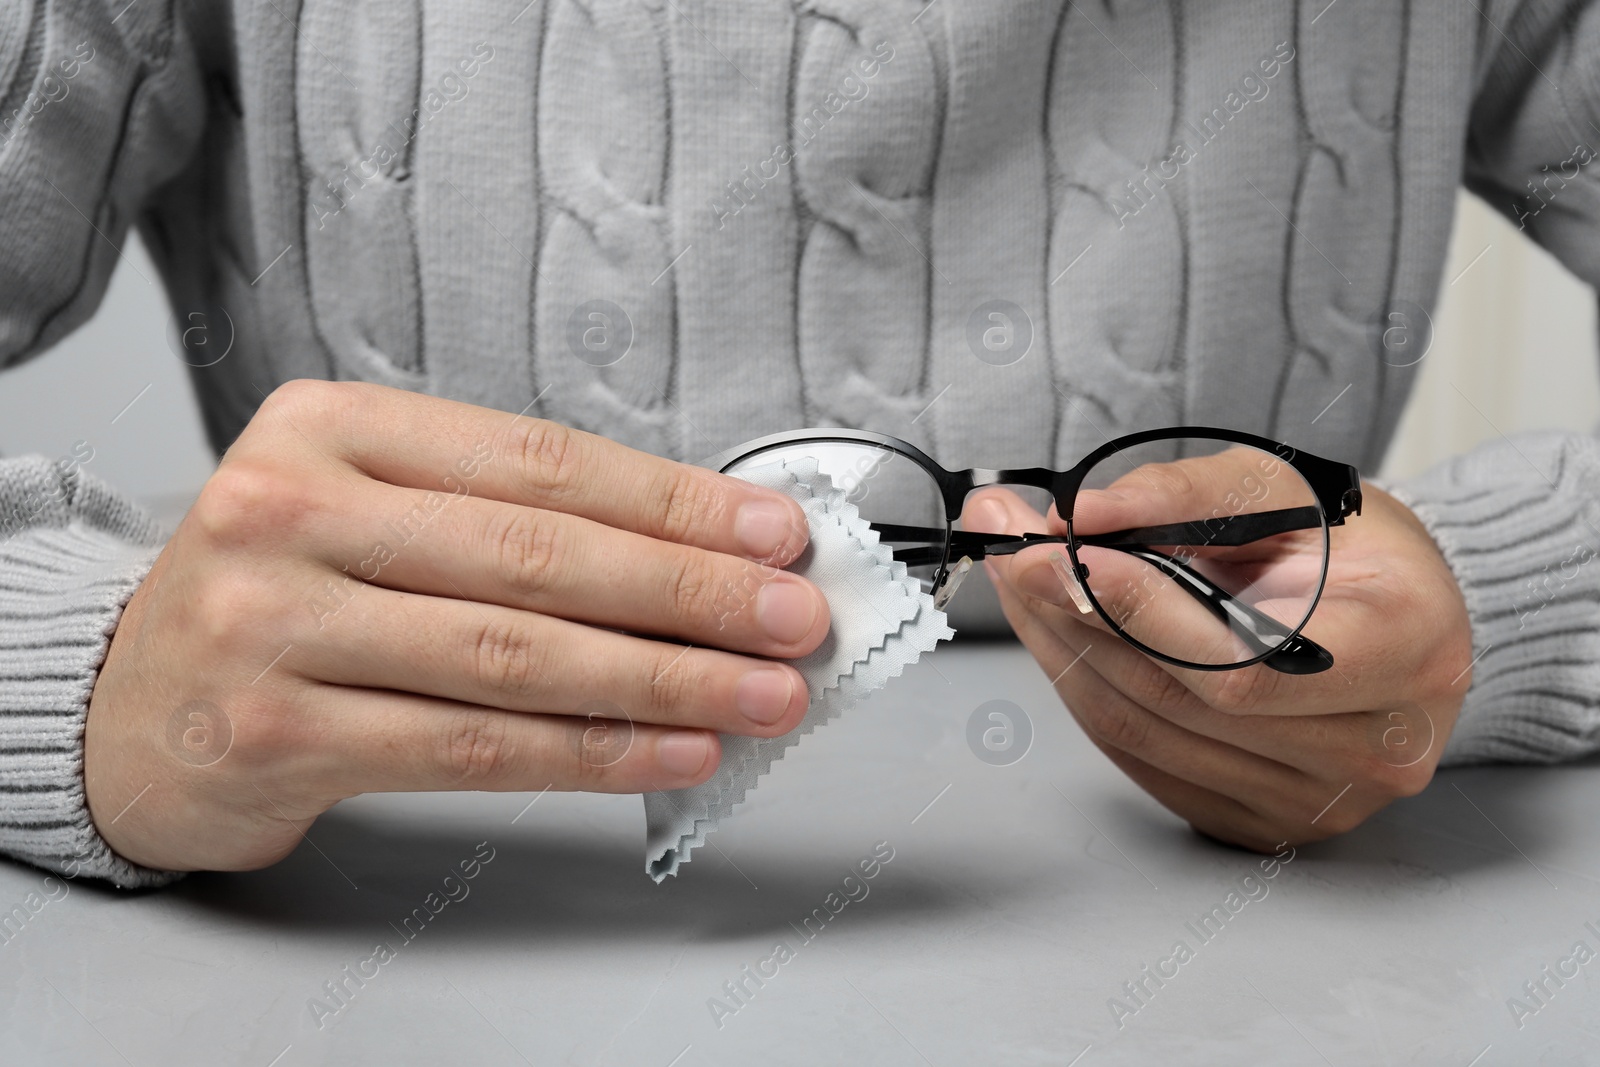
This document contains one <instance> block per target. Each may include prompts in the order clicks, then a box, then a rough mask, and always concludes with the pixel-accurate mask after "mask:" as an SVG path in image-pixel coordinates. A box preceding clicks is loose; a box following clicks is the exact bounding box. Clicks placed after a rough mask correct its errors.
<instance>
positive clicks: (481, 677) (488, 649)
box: [470, 619, 537, 700]
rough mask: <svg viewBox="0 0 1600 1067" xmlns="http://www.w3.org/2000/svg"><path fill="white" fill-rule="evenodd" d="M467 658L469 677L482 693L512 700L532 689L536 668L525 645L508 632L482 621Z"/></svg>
mask: <svg viewBox="0 0 1600 1067" xmlns="http://www.w3.org/2000/svg"><path fill="white" fill-rule="evenodd" d="M470 655H471V657H472V671H473V677H474V679H475V680H476V682H477V684H478V686H479V688H480V690H481V691H482V692H484V693H487V694H490V695H492V696H495V697H509V698H511V699H513V700H515V699H518V698H521V697H523V696H525V695H526V694H527V693H528V691H529V690H530V689H531V688H532V686H533V680H534V678H535V677H536V672H537V668H536V666H535V665H534V663H533V660H532V658H531V656H530V654H529V652H528V643H527V642H526V641H524V640H522V639H521V637H520V636H519V635H518V634H517V633H516V632H515V631H514V630H513V629H512V628H510V627H508V626H504V625H502V624H500V623H498V622H495V621H494V620H492V619H491V620H486V621H485V622H484V623H483V624H482V625H481V626H480V628H479V629H478V632H477V634H476V636H475V638H474V640H473V642H472V649H471V652H470Z"/></svg>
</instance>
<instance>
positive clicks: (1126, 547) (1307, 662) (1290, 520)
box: [874, 507, 1333, 674]
mask: <svg viewBox="0 0 1600 1067" xmlns="http://www.w3.org/2000/svg"><path fill="white" fill-rule="evenodd" d="M1273 517H1276V519H1274V518H1273ZM1227 518H1228V519H1229V520H1232V521H1233V524H1234V530H1233V533H1232V534H1231V536H1229V539H1228V540H1226V541H1218V540H1215V539H1214V540H1212V542H1211V543H1213V544H1218V543H1221V544H1229V545H1234V544H1248V543H1249V542H1250V541H1254V540H1258V539H1260V538H1262V537H1271V536H1273V535H1275V534H1278V533H1285V532H1288V531H1291V530H1298V529H1305V528H1306V525H1307V520H1308V519H1309V520H1310V522H1309V524H1310V525H1311V526H1319V525H1321V523H1322V517H1321V514H1320V512H1318V510H1317V509H1316V508H1314V507H1306V508H1285V509H1282V510H1280V511H1278V512H1262V513H1258V514H1256V515H1235V516H1228V517H1227ZM1241 519H1244V520H1258V519H1266V520H1268V521H1264V522H1243V523H1240V522H1237V520H1241ZM1213 523H1215V520H1213ZM874 528H875V529H876V530H878V532H879V536H880V538H882V539H883V540H886V541H910V540H934V539H941V538H942V537H943V536H944V531H943V530H938V529H933V528H931V527H918V526H899V525H895V524H892V523H875V524H874ZM1204 528H1205V524H1204V523H1198V522H1185V523H1172V524H1169V525H1167V526H1146V527H1141V528H1139V529H1135V530H1120V531H1117V532H1116V533H1113V534H1100V535H1096V536H1095V537H1094V538H1092V539H1091V538H1088V537H1084V538H1079V542H1080V543H1082V544H1089V545H1094V546H1096V547H1101V548H1114V549H1116V550H1117V551H1121V552H1126V553H1128V554H1129V555H1131V556H1133V557H1135V558H1136V559H1141V560H1143V561H1145V562H1146V563H1149V564H1151V565H1152V566H1154V567H1156V568H1157V569H1159V570H1160V571H1162V572H1163V573H1164V574H1166V575H1167V577H1169V578H1171V579H1172V580H1173V581H1175V582H1176V583H1177V584H1178V585H1179V586H1180V587H1181V588H1183V589H1184V590H1185V591H1186V592H1188V593H1189V594H1190V595H1191V596H1193V597H1194V598H1195V599H1196V600H1199V601H1200V602H1201V603H1202V604H1204V605H1206V607H1207V608H1209V609H1210V610H1211V611H1212V613H1213V614H1215V615H1216V616H1217V618H1218V620H1219V621H1221V622H1223V623H1224V624H1226V625H1227V626H1228V628H1229V629H1230V630H1232V631H1233V632H1234V633H1235V634H1237V635H1238V636H1239V637H1240V638H1242V639H1243V640H1244V641H1245V643H1246V644H1247V645H1249V646H1250V647H1251V648H1253V649H1254V650H1255V651H1256V652H1257V653H1263V652H1265V653H1269V655H1268V656H1267V658H1266V659H1265V660H1263V661H1262V662H1263V663H1265V664H1266V665H1267V666H1268V667H1271V668H1272V669H1273V670H1276V671H1280V672H1282V673H1284V674H1316V673H1318V672H1321V671H1325V670H1327V669H1328V668H1330V667H1332V666H1333V655H1332V653H1330V652H1329V651H1328V650H1327V649H1325V648H1323V647H1322V646H1321V645H1319V644H1317V643H1316V642H1315V641H1312V640H1311V639H1310V638H1308V637H1305V636H1303V635H1299V634H1297V635H1295V636H1293V637H1288V636H1287V633H1288V631H1287V630H1286V629H1285V627H1284V626H1283V624H1282V623H1280V622H1278V621H1277V620H1276V619H1274V618H1272V617H1271V616H1268V615H1265V614H1263V613H1262V612H1260V611H1257V610H1256V609H1255V608H1253V607H1251V606H1250V605H1249V604H1246V603H1244V602H1243V601H1242V600H1239V599H1238V598H1237V597H1235V596H1233V595H1232V594H1230V593H1229V592H1227V591H1226V590H1224V589H1222V588H1221V587H1220V586H1218V585H1216V584H1215V583H1214V582H1212V581H1211V580H1210V579H1208V578H1206V577H1205V576H1204V575H1202V574H1200V573H1199V572H1198V571H1196V570H1194V569H1193V568H1191V567H1189V566H1187V565H1185V564H1183V563H1181V562H1179V561H1178V560H1176V559H1174V558H1173V557H1171V556H1168V555H1166V554H1165V553H1162V552H1157V551H1155V550H1154V549H1152V548H1147V547H1143V545H1144V544H1146V543H1153V544H1173V543H1175V542H1177V543H1183V538H1182V537H1176V536H1174V534H1179V533H1183V534H1186V535H1192V534H1193V533H1195V532H1197V531H1198V530H1203V529H1204ZM1215 528H1216V527H1215V525H1214V524H1213V526H1212V529H1213V530H1214V529H1215ZM1245 530H1253V531H1256V532H1255V536H1251V537H1243V536H1242V535H1243V533H1244V532H1245ZM1260 531H1267V532H1260ZM951 538H952V544H951V548H952V550H954V549H955V548H957V547H960V548H961V550H962V554H963V555H967V556H970V557H973V558H974V559H982V558H983V555H1012V554H1014V553H1016V552H1019V551H1021V550H1022V549H1024V548H1028V547H1030V546H1031V545H1035V544H1065V543H1066V542H1068V541H1069V540H1070V538H1069V537H1066V536H1064V535H1052V534H1024V535H1022V536H1021V537H1017V536H1014V535H1011V534H978V533H968V532H966V531H961V530H955V531H951ZM995 542H999V543H995ZM943 555H944V553H943V548H942V547H941V546H940V545H927V546H921V547H917V548H903V549H897V550H896V551H895V553H894V558H895V559H897V560H899V561H901V562H903V563H904V564H905V565H906V566H908V567H915V566H919V565H926V564H931V563H938V562H940V560H941V559H942V558H943ZM1269 637H1271V638H1275V639H1276V640H1268V638H1269Z"/></svg>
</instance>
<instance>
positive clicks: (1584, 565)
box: [1387, 0, 1600, 764]
mask: <svg viewBox="0 0 1600 1067" xmlns="http://www.w3.org/2000/svg"><path fill="white" fill-rule="evenodd" d="M1478 11H1479V14H1480V19H1481V22H1482V25H1481V27H1480V29H1481V33H1480V34H1479V40H1480V41H1481V42H1482V47H1483V48H1484V49H1485V51H1484V53H1483V54H1482V55H1481V56H1480V57H1478V58H1479V62H1478V67H1477V70H1478V80H1477V86H1476V93H1477V95H1476V100H1475V102H1474V104H1473V109H1472V114H1471V117H1470V121H1469V127H1468V138H1467V151H1466V159H1465V173H1464V175H1463V180H1464V183H1465V185H1466V186H1467V187H1468V188H1469V189H1470V190H1471V191H1472V192H1474V193H1476V194H1477V195H1478V196H1480V197H1482V198H1483V199H1484V201H1485V202H1486V203H1488V204H1489V205H1490V206H1491V207H1493V208H1495V209H1497V210H1499V211H1501V212H1503V213H1504V214H1505V215H1507V216H1508V217H1509V218H1510V219H1511V220H1512V222H1514V223H1516V224H1517V225H1518V226H1519V227H1520V228H1521V229H1522V230H1524V231H1525V232H1526V233H1527V234H1528V235H1529V236H1530V237H1532V238H1533V239H1534V240H1535V241H1537V242H1538V243H1539V244H1541V245H1543V246H1544V247H1545V248H1547V249H1548V250H1550V251H1551V252H1552V253H1553V254H1554V255H1556V256H1557V257H1558V258H1559V259H1560V260H1561V261H1562V262H1563V263H1564V264H1565V265H1566V266H1567V267H1568V268H1569V269H1570V270H1571V271H1573V273H1574V274H1576V275H1577V276H1578V277H1579V278H1581V279H1582V280H1584V281H1586V282H1588V283H1589V284H1590V285H1591V286H1594V285H1600V3H1595V2H1590V0H1527V2H1517V0H1504V2H1499V3H1490V2H1485V3H1483V4H1481V5H1479V7H1478ZM1387 488H1389V490H1390V491H1391V492H1393V493H1394V494H1395V496H1396V497H1398V498H1399V499H1400V500H1401V501H1402V502H1403V503H1405V504H1406V505H1407V506H1409V507H1410V508H1411V509H1412V510H1413V511H1414V512H1416V514H1417V516H1418V518H1420V519H1421V520H1422V522H1423V523H1424V524H1425V525H1426V526H1427V527H1428V529H1429V531H1430V532H1431V533H1432V535H1433V538H1434V540H1435V541H1436V542H1437V543H1438V545H1439V548H1440V551H1441V552H1442V554H1443V555H1444V558H1445V560H1446V561H1447V562H1448V563H1449V565H1450V567H1451V569H1452V570H1453V572H1454V573H1455V576H1456V579H1457V580H1458V582H1459V583H1460V586H1461V590H1462V593H1463V596H1464V597H1465V600H1466V604H1467V610H1468V614H1469V616H1470V618H1471V623H1472V639H1473V654H1474V656H1476V657H1477V658H1476V660H1475V662H1474V665H1473V673H1472V681H1471V684H1470V686H1469V687H1468V691H1467V694H1466V700H1465V704H1464V706H1463V708H1462V713H1461V718H1460V720H1459V722H1458V723H1457V726H1456V729H1455V731H1454V733H1453V735H1452V736H1451V738H1450V741H1449V743H1448V744H1447V746H1446V748H1445V751H1444V761H1445V762H1446V763H1458V764H1459V763H1474V762H1487V761H1494V760H1514V761H1529V762H1555V761H1558V760H1566V759H1573V758H1576V757H1579V756H1584V755H1588V754H1591V753H1594V752H1597V751H1600V558H1597V557H1600V439H1596V438H1595V437H1594V436H1591V435H1589V434H1574V433H1562V432H1542V433H1534V434H1527V435H1521V436H1516V437H1511V438H1501V439H1500V440H1497V441H1493V442H1490V443H1488V444H1486V445H1483V446H1481V447H1479V448H1477V449H1475V450H1473V451H1471V452H1469V453H1467V454H1465V455H1462V456H1458V457H1455V458H1454V459H1451V460H1449V461H1447V462H1445V463H1442V464H1440V465H1438V466H1437V467H1435V468H1434V469H1432V470H1430V471H1427V472H1425V473H1424V474H1423V475H1421V476H1420V477H1417V478H1414V479H1411V480H1409V481H1406V482H1404V483H1401V484H1398V485H1393V486H1387Z"/></svg>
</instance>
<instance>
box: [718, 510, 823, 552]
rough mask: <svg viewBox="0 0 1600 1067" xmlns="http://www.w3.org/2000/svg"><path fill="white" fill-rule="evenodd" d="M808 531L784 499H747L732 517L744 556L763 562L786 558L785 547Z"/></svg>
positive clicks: (735, 534) (734, 532) (734, 529)
mask: <svg viewBox="0 0 1600 1067" xmlns="http://www.w3.org/2000/svg"><path fill="white" fill-rule="evenodd" d="M806 532H807V531H806V527H805V526H804V525H803V524H800V525H797V524H796V522H795V518H794V512H793V511H792V510H791V509H790V508H789V506H788V505H786V504H784V503H783V502H782V501H781V500H751V501H747V502H746V503H744V504H741V505H740V506H739V514H738V515H737V516H736V517H735V518H734V520H733V535H734V536H735V537H736V538H738V540H739V546H740V547H741V548H743V549H744V552H745V555H747V556H749V557H750V558H752V559H758V560H763V561H765V560H771V559H781V558H784V556H783V549H785V548H786V547H788V545H789V544H790V542H791V541H793V540H794V539H795V538H796V536H797V535H803V534H805V533H806Z"/></svg>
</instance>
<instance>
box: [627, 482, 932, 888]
mask: <svg viewBox="0 0 1600 1067" xmlns="http://www.w3.org/2000/svg"><path fill="white" fill-rule="evenodd" d="M735 476H736V477H739V478H743V479H745V480H746V481H750V482H755V483H756V484H758V485H764V486H766V487H768V488H769V489H776V490H778V491H779V492H783V493H788V494H789V495H790V496H792V497H794V498H795V499H796V500H798V501H799V502H800V506H801V507H802V508H803V509H805V513H806V519H807V521H808V522H809V523H810V526H811V542H810V544H809V545H808V546H807V547H806V550H805V551H804V552H803V553H801V555H800V557H799V558H798V559H797V560H795V561H794V562H793V563H791V564H790V565H789V566H788V568H787V570H789V571H790V572H792V573H794V574H799V575H802V576H804V577H805V578H807V579H809V580H810V581H811V582H813V583H815V584H816V586H817V587H818V588H819V589H821V590H822V592H823V594H824V595H825V596H826V597H827V598H828V607H829V611H830V614H831V620H830V626H829V630H828V636H827V637H826V638H824V639H823V642H822V644H821V645H819V646H818V647H817V650H816V651H815V652H812V653H811V654H810V655H809V656H805V657H803V658H800V659H795V660H790V661H788V662H790V663H792V664H793V665H794V667H795V668H796V669H797V670H798V671H799V672H800V674H801V676H802V677H803V678H805V680H806V685H807V687H808V689H809V691H810V694H811V706H810V708H809V709H807V711H806V715H805V718H804V719H802V720H800V725H798V726H796V727H795V728H794V729H793V730H791V731H789V732H788V733H787V734H784V735H783V736H782V737H744V736H738V735H733V734H722V735H720V736H721V738H722V762H721V764H720V765H719V766H718V767H717V772H716V774H714V775H712V776H711V777H710V778H709V779H707V780H706V781H705V782H702V783H701V784H700V785H697V786H694V787H692V788H690V789H673V790H668V791H665V792H659V793H646V794H645V795H644V812H645V824H646V826H645V870H646V871H647V872H649V874H650V877H652V878H654V879H655V880H656V881H657V882H660V881H662V880H663V879H664V878H666V876H667V875H669V874H677V873H678V867H679V866H680V865H681V864H684V863H687V862H688V861H689V853H690V852H691V850H693V849H694V848H696V847H698V846H699V845H702V844H704V843H705V839H706V835H707V834H709V833H711V832H712V831H713V830H715V829H716V828H717V824H718V822H720V821H721V820H722V819H723V818H725V817H726V816H727V815H728V814H729V813H730V812H732V811H733V809H734V808H735V807H736V806H738V805H739V804H740V803H741V802H743V800H744V798H745V796H746V794H748V793H749V792H750V791H751V790H753V789H755V787H756V781H757V779H759V778H760V777H761V776H762V775H764V774H766V773H767V771H768V769H769V768H771V766H772V764H773V763H774V762H776V761H777V760H780V759H782V758H783V754H784V752H786V751H787V750H788V749H789V748H790V746H792V745H795V744H798V743H799V741H800V738H802V737H804V736H805V735H806V734H809V733H811V732H812V731H813V730H815V729H816V728H817V727H819V726H822V725H823V724H824V723H826V722H827V721H828V720H830V719H832V718H834V717H836V716H837V715H839V713H840V712H842V711H844V710H845V709H846V708H849V707H851V706H852V705H854V704H855V703H856V702H857V701H858V700H860V699H861V698H862V697H863V696H865V695H866V694H868V693H870V692H872V691H873V690H874V689H878V688H880V687H882V686H883V685H885V684H887V683H888V681H889V679H890V678H893V677H897V676H898V675H899V674H900V673H901V671H903V670H904V669H905V668H906V666H907V665H908V664H912V663H915V662H916V661H917V659H918V658H919V657H920V656H921V655H922V653H924V652H931V651H933V648H934V646H935V645H937V644H938V643H939V642H940V641H942V640H948V639H950V638H952V637H954V636H955V631H954V630H953V629H951V628H950V626H949V623H948V619H947V618H946V616H945V613H944V612H942V611H940V610H939V609H938V608H936V607H934V606H933V597H931V596H930V595H928V594H927V593H925V592H923V591H922V587H921V584H920V583H919V582H918V581H917V580H916V579H915V578H913V577H911V576H910V575H909V574H907V573H906V567H905V564H903V563H898V562H895V560H894V558H893V553H892V550H891V549H890V548H889V546H888V545H883V544H879V542H878V534H877V531H875V530H873V529H872V528H871V527H870V526H868V525H867V523H866V522H865V521H863V520H862V518H861V517H860V514H859V513H858V512H857V510H856V506H855V505H854V504H851V503H848V502H846V500H845V492H844V490H842V489H837V488H835V487H834V485H833V482H832V480H831V479H830V478H829V477H828V476H827V475H826V474H821V473H819V472H818V470H817V461H816V460H814V459H790V460H788V461H783V462H777V463H772V464H767V465H764V466H761V467H753V468H751V469H749V470H743V471H739V472H738V473H737V474H736V475H735Z"/></svg>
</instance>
